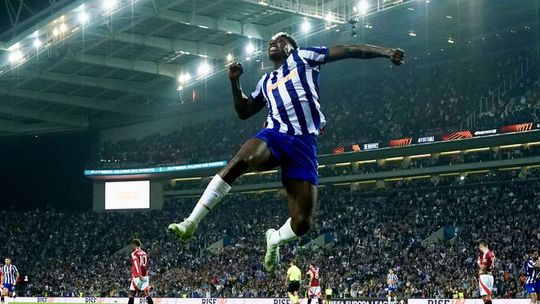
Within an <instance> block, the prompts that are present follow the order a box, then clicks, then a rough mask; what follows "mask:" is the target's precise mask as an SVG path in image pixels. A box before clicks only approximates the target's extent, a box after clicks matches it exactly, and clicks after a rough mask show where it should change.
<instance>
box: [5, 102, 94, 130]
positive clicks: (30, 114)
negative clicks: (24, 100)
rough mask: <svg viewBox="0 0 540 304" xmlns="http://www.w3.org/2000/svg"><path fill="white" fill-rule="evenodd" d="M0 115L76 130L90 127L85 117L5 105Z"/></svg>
mask: <svg viewBox="0 0 540 304" xmlns="http://www.w3.org/2000/svg"><path fill="white" fill-rule="evenodd" d="M0 113H3V114H7V115H11V116H15V117H23V118H30V119H34V120H39V121H48V122H53V123H57V124H61V125H66V126H72V127H78V128H87V127H88V126H89V125H90V123H89V121H88V118H87V117H86V116H73V115H65V114H57V113H51V112H46V111H39V110H32V109H21V108H17V107H12V106H6V105H0Z"/></svg>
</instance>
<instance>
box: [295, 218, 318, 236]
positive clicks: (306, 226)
mask: <svg viewBox="0 0 540 304" xmlns="http://www.w3.org/2000/svg"><path fill="white" fill-rule="evenodd" d="M312 225H313V218H312V217H311V216H295V217H292V218H291V228H292V229H293V231H294V233H295V234H296V235H297V236H302V235H304V234H306V233H308V232H309V230H311V226H312Z"/></svg>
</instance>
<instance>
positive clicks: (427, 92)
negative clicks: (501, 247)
mask: <svg viewBox="0 0 540 304" xmlns="http://www.w3.org/2000/svg"><path fill="white" fill-rule="evenodd" d="M482 56H484V54H482ZM493 56H494V57H493V64H492V65H487V67H484V68H479V67H477V66H475V65H474V62H475V61H478V60H480V59H479V58H478V57H473V58H466V59H462V60H455V59H454V60H450V59H449V60H447V61H444V62H438V63H436V64H435V63H433V62H431V63H430V64H424V65H420V66H415V67H414V70H412V71H409V72H408V74H407V75H404V77H406V78H407V81H406V82H405V83H403V84H401V85H400V86H399V87H396V86H393V85H391V84H390V83H388V81H385V79H389V78H391V73H390V70H391V69H388V70H387V71H385V70H383V71H382V72H381V73H380V74H378V75H376V76H372V75H369V76H364V77H363V78H361V79H360V80H358V79H357V78H354V79H353V78H346V79H345V80H343V81H340V84H339V86H331V85H328V87H325V86H324V82H325V78H323V79H322V82H323V83H322V86H323V89H322V100H323V109H324V113H325V115H326V116H327V120H328V126H327V128H326V129H325V134H324V135H323V136H321V137H320V138H319V153H320V154H325V153H331V152H332V149H333V148H334V147H336V146H339V145H345V146H347V145H348V146H350V145H351V144H354V143H361V142H382V141H385V140H390V139H395V138H402V137H407V136H412V135H416V136H428V135H429V136H432V135H442V134H444V133H446V132H452V131H457V130H460V129H462V128H463V127H464V125H463V122H464V121H465V118H466V116H467V114H468V113H472V114H473V115H476V116H475V120H474V121H475V126H476V127H477V128H478V129H482V128H494V127H500V126H502V125H504V124H514V123H523V122H531V121H536V119H537V118H538V115H537V114H540V113H539V107H540V105H539V104H538V94H537V93H535V89H536V88H537V86H538V75H537V69H536V68H533V67H534V66H535V65H536V64H538V63H537V61H538V53H537V52H536V51H531V50H530V49H526V50H523V49H520V48H514V49H510V50H507V51H503V52H499V53H496V54H494V55H493ZM525 62H526V63H525ZM516 66H517V67H521V66H523V69H525V70H526V69H528V70H527V71H525V72H522V74H520V76H519V77H515V78H512V79H513V80H512V81H513V85H512V86H511V87H512V88H513V89H512V90H510V85H507V86H506V87H508V88H507V89H506V92H505V94H503V95H498V96H497V99H500V101H499V102H498V103H495V104H493V106H490V107H484V108H483V111H482V112H477V111H471V109H476V107H477V105H478V103H479V102H480V101H481V100H482V95H485V94H483V93H484V92H485V93H486V94H493V92H492V91H490V89H491V88H496V87H497V85H499V86H500V84H499V83H501V82H505V81H506V80H505V79H506V77H507V75H513V73H514V70H515V68H516ZM480 75H484V76H482V77H480ZM419 77H420V78H419ZM433 78H437V79H438V80H440V81H437V84H436V85H435V86H434V85H433V84H432V83H431V82H432V79H433ZM463 79H468V80H469V79H470V80H471V81H463ZM328 82H330V83H331V80H330V79H328ZM356 82H360V83H362V89H361V90H356V89H353V88H355V87H356ZM506 82H508V81H506ZM478 88H482V89H480V90H479V89H478ZM379 92H383V95H382V96H381V95H380V94H379ZM231 102H232V101H231ZM263 120H264V117H263V116H258V118H253V119H251V120H247V121H242V120H239V119H236V118H233V119H227V120H211V121H205V122H203V123H200V124H196V125H193V126H188V127H184V128H182V129H180V130H178V131H175V132H172V133H170V134H154V135H151V136H147V137H145V138H142V139H140V140H134V139H130V140H121V141H118V142H116V143H110V142H105V143H103V144H102V145H101V146H100V147H99V151H98V156H97V157H96V160H95V161H93V162H91V163H90V164H89V166H93V167H94V168H99V167H106V168H118V167H129V166H134V165H139V166H140V165H157V164H173V163H174V164H185V163H197V162H204V161H212V160H218V159H219V160H221V159H228V158H230V157H231V156H232V155H233V154H234V153H235V152H236V150H237V149H238V148H239V147H240V145H241V144H242V143H243V142H244V141H245V140H246V139H247V138H249V137H250V136H252V135H253V134H255V133H256V131H257V130H259V129H260V128H261V125H262V122H263ZM201 138H218V139H219V140H213V141H212V144H211V145H206V146H204V147H202V146H201V145H200V139H201Z"/></svg>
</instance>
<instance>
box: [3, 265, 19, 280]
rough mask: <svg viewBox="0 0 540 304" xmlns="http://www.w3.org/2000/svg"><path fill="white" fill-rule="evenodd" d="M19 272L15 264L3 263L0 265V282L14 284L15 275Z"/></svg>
mask: <svg viewBox="0 0 540 304" xmlns="http://www.w3.org/2000/svg"><path fill="white" fill-rule="evenodd" d="M17 273H19V270H17V267H16V266H15V265H9V266H8V265H4V266H2V283H3V284H14V283H15V278H16V275H15V274H17Z"/></svg>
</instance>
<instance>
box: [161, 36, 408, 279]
mask: <svg viewBox="0 0 540 304" xmlns="http://www.w3.org/2000/svg"><path fill="white" fill-rule="evenodd" d="M267 53H268V58H269V59H270V61H271V62H272V63H273V65H274V70H273V71H271V72H269V73H266V74H264V75H263V76H262V77H261V79H260V80H259V82H258V84H257V86H256V88H255V91H253V93H251V94H250V95H249V96H246V95H245V94H244V93H243V91H242V88H241V86H240V76H241V75H242V73H243V72H244V71H243V68H242V65H241V64H240V63H239V62H234V63H232V64H230V65H229V70H228V76H229V80H230V81H231V87H232V95H233V100H234V107H235V110H236V112H237V114H238V117H239V118H240V119H248V118H249V117H251V116H253V115H255V114H256V113H258V112H259V111H260V110H262V109H263V108H264V107H265V106H266V107H267V109H268V116H267V119H266V125H265V128H264V129H263V130H261V131H260V132H259V133H257V134H256V135H255V136H254V137H252V138H251V139H249V140H248V141H247V142H246V143H245V144H244V145H243V146H242V147H241V148H240V151H238V153H237V154H236V156H235V157H234V158H233V159H232V160H231V161H230V162H229V163H228V164H227V165H226V166H225V168H223V169H222V170H221V171H220V172H219V173H218V174H217V175H216V176H214V178H213V179H212V181H211V182H210V184H208V187H207V188H206V190H205V191H204V193H203V195H202V196H201V198H200V199H199V201H198V202H197V204H196V205H195V208H194V209H193V211H192V212H191V214H190V215H189V217H188V218H187V219H185V220H184V221H183V222H181V223H178V224H176V223H173V224H170V225H169V227H168V230H169V232H170V233H172V234H173V235H174V236H176V237H177V238H178V239H180V240H181V241H184V242H186V241H188V240H190V239H191V238H192V236H193V233H194V232H195V230H196V228H197V225H198V224H199V222H200V221H201V220H202V219H203V218H204V217H205V216H206V215H207V214H208V213H209V212H210V210H212V209H213V208H214V207H215V206H216V204H217V203H218V202H219V201H220V200H221V199H222V198H223V197H224V196H225V195H227V193H228V192H229V191H230V189H231V185H232V184H233V182H234V181H235V180H236V179H237V178H238V177H239V176H241V175H242V174H244V173H246V172H248V171H252V170H268V169H271V168H274V167H277V166H280V167H281V180H282V183H283V185H284V187H285V190H286V193H287V198H288V202H289V215H290V217H289V218H288V219H287V220H286V221H285V224H283V226H281V228H279V229H278V230H275V229H269V230H267V231H266V234H265V238H266V255H265V257H264V266H265V268H266V270H267V271H269V272H272V271H274V270H275V268H276V267H277V265H278V264H279V261H280V256H279V246H280V245H282V244H284V243H287V242H291V241H294V240H297V239H298V238H299V237H300V236H302V235H304V234H306V233H307V232H308V231H309V230H310V229H311V226H312V224H313V218H314V216H315V207H316V204H317V183H318V179H317V169H318V160H317V135H319V134H320V133H321V130H322V129H323V128H324V127H325V125H326V120H325V118H324V115H323V113H322V111H321V104H320V102H319V96H320V94H319V77H320V69H321V66H322V65H323V64H326V63H330V62H333V61H338V60H343V59H348V58H359V59H371V58H388V59H390V61H391V62H392V63H393V64H395V65H401V64H402V63H403V57H404V52H403V51H402V50H401V49H397V48H383V47H378V46H373V45H335V46H331V47H308V48H300V47H298V44H297V42H296V41H295V40H294V38H293V37H291V36H290V35H288V34H287V33H278V34H276V35H274V37H272V39H270V41H269V42H268V49H267ZM351 76H352V75H351ZM389 81H391V80H389Z"/></svg>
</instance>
